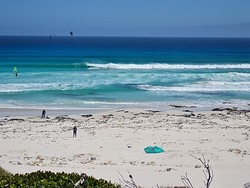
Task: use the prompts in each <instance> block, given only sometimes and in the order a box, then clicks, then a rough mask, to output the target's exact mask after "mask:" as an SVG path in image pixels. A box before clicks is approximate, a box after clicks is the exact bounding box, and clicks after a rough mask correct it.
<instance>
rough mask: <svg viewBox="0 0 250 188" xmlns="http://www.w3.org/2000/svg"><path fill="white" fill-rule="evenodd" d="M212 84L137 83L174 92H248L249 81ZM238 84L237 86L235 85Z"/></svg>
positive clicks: (142, 87)
mask: <svg viewBox="0 0 250 188" xmlns="http://www.w3.org/2000/svg"><path fill="white" fill-rule="evenodd" d="M213 84H214V86H213V85H191V86H179V87H167V86H152V85H148V84H145V85H139V86H138V88H139V89H142V90H147V91H174V92H223V91H243V92H250V87H249V86H250V83H248V84H247V85H240V84H238V85H237V84H229V85H228V86H229V87H219V86H220V84H222V83H220V84H218V83H217V84H216V83H213ZM237 86H239V87H237Z"/></svg>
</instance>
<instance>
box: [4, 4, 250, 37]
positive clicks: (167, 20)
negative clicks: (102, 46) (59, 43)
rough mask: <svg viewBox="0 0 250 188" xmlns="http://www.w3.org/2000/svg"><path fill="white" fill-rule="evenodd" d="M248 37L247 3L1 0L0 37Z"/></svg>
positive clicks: (249, 20) (249, 19)
mask: <svg viewBox="0 0 250 188" xmlns="http://www.w3.org/2000/svg"><path fill="white" fill-rule="evenodd" d="M70 31H73V32H74V36H141V37H144V36H150V37H250V0H40V1H39V0H0V35H32V36H40V35H41V36H47V35H50V34H51V33H54V34H55V35H57V36H67V35H69V32H70Z"/></svg>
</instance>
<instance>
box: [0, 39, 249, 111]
mask: <svg viewBox="0 0 250 188" xmlns="http://www.w3.org/2000/svg"><path fill="white" fill-rule="evenodd" d="M14 67H17V69H18V77H15V75H14V74H13V73H12V71H13V68H14ZM249 103H250V39H233V38H231V39H229V38H228V39H227V38H126V37H124V38H119V37H53V38H52V39H51V40H50V38H49V37H7V36H5V37H4V36H2V37H0V106H1V107H9V108H46V109H49V108H62V109H93V108H95V109H114V108H139V107H142V108H156V109H160V110H164V109H168V108H169V105H170V104H175V105H196V106H198V107H201V108H211V107H213V106H222V105H229V106H240V107H247V104H249Z"/></svg>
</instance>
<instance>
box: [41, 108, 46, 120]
mask: <svg viewBox="0 0 250 188" xmlns="http://www.w3.org/2000/svg"><path fill="white" fill-rule="evenodd" d="M45 116H46V111H45V109H43V111H42V118H45Z"/></svg>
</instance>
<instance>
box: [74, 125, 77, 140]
mask: <svg viewBox="0 0 250 188" xmlns="http://www.w3.org/2000/svg"><path fill="white" fill-rule="evenodd" d="M76 132H77V128H76V126H74V127H73V137H76Z"/></svg>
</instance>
